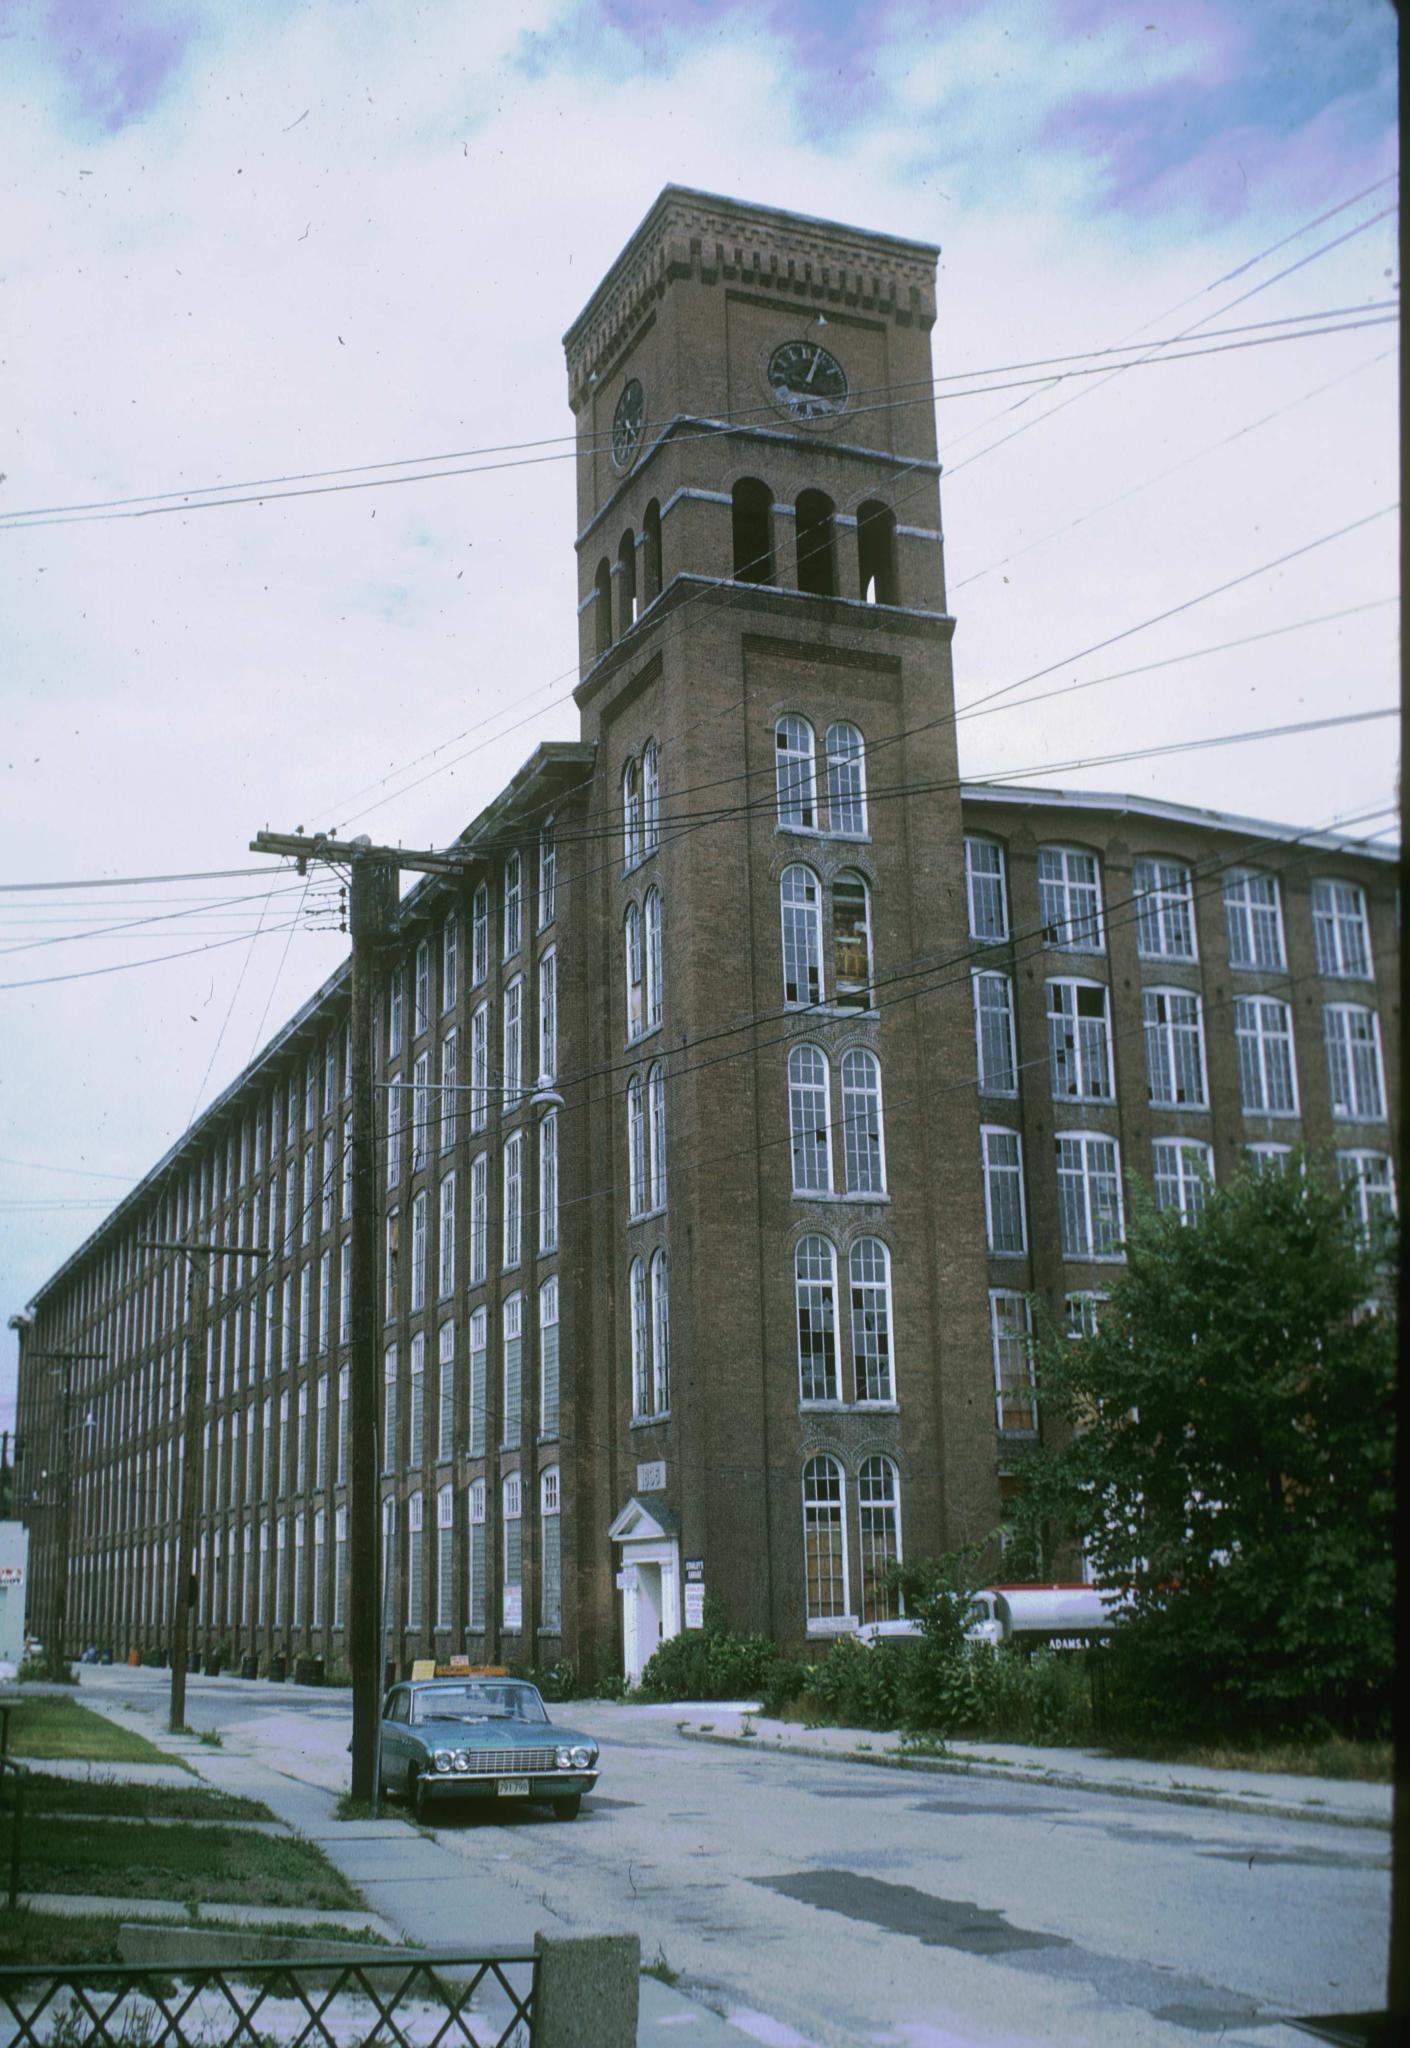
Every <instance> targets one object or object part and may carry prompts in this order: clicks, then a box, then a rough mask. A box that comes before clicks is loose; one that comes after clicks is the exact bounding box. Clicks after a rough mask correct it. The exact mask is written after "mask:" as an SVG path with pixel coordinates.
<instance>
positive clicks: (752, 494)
mask: <svg viewBox="0 0 1410 2048" xmlns="http://www.w3.org/2000/svg"><path fill="white" fill-rule="evenodd" d="M730 505H731V511H732V523H733V530H734V580H735V582H736V583H772V582H773V581H774V541H773V513H774V494H773V492H772V491H771V490H770V489H769V487H768V485H767V484H763V483H760V481H759V479H758V477H756V476H742V477H741V478H740V479H739V482H738V483H737V484H736V485H735V487H734V489H733V490H732V491H731V493H730Z"/></svg>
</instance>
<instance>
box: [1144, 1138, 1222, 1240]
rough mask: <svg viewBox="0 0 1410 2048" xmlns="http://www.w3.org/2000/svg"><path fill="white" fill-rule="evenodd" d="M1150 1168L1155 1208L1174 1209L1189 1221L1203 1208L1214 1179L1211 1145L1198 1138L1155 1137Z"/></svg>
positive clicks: (1185, 1220) (1184, 1219)
mask: <svg viewBox="0 0 1410 2048" xmlns="http://www.w3.org/2000/svg"><path fill="white" fill-rule="evenodd" d="M1151 1169H1152V1175H1153V1179H1154V1186H1155V1205H1156V1207H1157V1209H1162V1210H1163V1209H1175V1210H1177V1211H1178V1212H1179V1215H1180V1217H1181V1220H1182V1221H1183V1222H1185V1223H1189V1222H1191V1221H1192V1220H1193V1219H1194V1218H1195V1217H1196V1216H1198V1215H1199V1214H1200V1212H1201V1210H1202V1209H1203V1208H1204V1204H1205V1196H1206V1194H1207V1192H1208V1189H1209V1186H1210V1185H1211V1183H1212V1182H1213V1180H1214V1147H1213V1146H1212V1145H1207V1144H1205V1142H1204V1141H1203V1139H1200V1138H1155V1139H1153V1140H1152V1142H1151Z"/></svg>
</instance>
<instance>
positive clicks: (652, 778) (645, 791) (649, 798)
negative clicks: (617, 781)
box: [641, 740, 661, 858]
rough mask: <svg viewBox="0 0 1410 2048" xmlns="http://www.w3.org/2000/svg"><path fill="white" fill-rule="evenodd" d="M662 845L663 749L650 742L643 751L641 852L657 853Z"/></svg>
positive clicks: (643, 855) (653, 741)
mask: <svg viewBox="0 0 1410 2048" xmlns="http://www.w3.org/2000/svg"><path fill="white" fill-rule="evenodd" d="M660 844H661V749H660V748H659V747H658V746H657V744H656V742H655V740H648V741H647V742H646V745H645V746H644V747H643V748H642V750H641V851H642V857H643V858H645V856H646V855H647V854H648V853H655V851H656V849H657V847H658V846H659V845H660Z"/></svg>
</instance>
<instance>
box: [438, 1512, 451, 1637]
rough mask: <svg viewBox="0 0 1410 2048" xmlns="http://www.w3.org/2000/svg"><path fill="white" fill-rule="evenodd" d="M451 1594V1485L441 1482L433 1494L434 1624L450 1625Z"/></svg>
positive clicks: (446, 1626) (442, 1626)
mask: <svg viewBox="0 0 1410 2048" xmlns="http://www.w3.org/2000/svg"><path fill="white" fill-rule="evenodd" d="M454 1597H455V1489H454V1488H453V1487H450V1486H442V1487H441V1488H440V1489H439V1491H438V1492H437V1494H436V1627H437V1628H438V1629H448V1628H449V1627H450V1616H451V1602H452V1600H453V1599H454Z"/></svg>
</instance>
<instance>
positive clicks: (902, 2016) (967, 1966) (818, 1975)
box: [84, 1671, 1389, 2048]
mask: <svg viewBox="0 0 1410 2048" xmlns="http://www.w3.org/2000/svg"><path fill="white" fill-rule="evenodd" d="M90 1686H92V1687H93V1688H94V1690H95V1691H96V1690H98V1689H100V1688H101V1690H102V1691H103V1692H104V1693H105V1694H110V1695H111V1696H113V1697H116V1698H121V1699H124V1700H127V1701H129V1702H131V1704H132V1705H133V1706H140V1707H141V1708H142V1709H144V1710H145V1712H144V1714H143V1721H142V1723H140V1724H139V1725H144V1726H145V1727H146V1728H147V1729H149V1730H150V1732H152V1733H154V1734H157V1733H159V1727H160V1716H161V1714H162V1712H163V1710H164V1703H165V1692H164V1679H163V1675H162V1674H158V1673H146V1672H140V1673H139V1672H128V1671H123V1672H112V1673H108V1672H85V1674H84V1687H85V1690H87V1689H88V1688H89V1687H90ZM146 1712H150V1713H151V1715H152V1717H153V1718H152V1721H147V1720H146ZM559 1712H560V1714H561V1718H562V1719H563V1720H565V1721H567V1722H569V1723H570V1724H571V1725H573V1726H576V1727H579V1728H583V1729H586V1730H587V1731H589V1732H590V1733H592V1734H594V1735H596V1736H597V1737H598V1739H599V1741H600V1742H601V1744H602V1751H603V1754H602V1777H601V1780H600V1785H599V1790H598V1792H597V1793H596V1794H595V1795H593V1797H592V1798H591V1799H590V1800H589V1801H587V1802H586V1804H585V1806H584V1809H583V1814H582V1817H581V1818H580V1819H579V1820H578V1821H576V1822H575V1823H573V1824H572V1825H571V1826H566V1825H563V1824H561V1823H557V1822H555V1821H553V1820H552V1819H550V1818H548V1817H544V1818H542V1819H540V1818H539V1817H538V1816H537V1814H536V1813H535V1814H533V1815H530V1814H527V1813H526V1814H523V1815H522V1816H518V1817H515V1818H512V1819H509V1820H506V1821H504V1822H497V1821H496V1820H494V1819H493V1818H491V1819H478V1818H477V1819H468V1818H460V1817H457V1818H453V1819H450V1820H448V1821H446V1822H445V1823H439V1822H438V1823H437V1829H436V1831H437V1834H438V1837H439V1839H440V1841H441V1843H442V1845H443V1846H445V1847H447V1848H449V1849H451V1850H453V1851H454V1853H455V1855H456V1856H457V1857H458V1858H461V1859H463V1860H464V1863H465V1866H466V1883H467V1893H468V1892H469V1891H470V1890H472V1889H476V1888H479V1887H480V1886H483V1885H484V1884H485V1883H486V1882H487V1881H491V1880H493V1879H494V1877H495V1874H496V1873H497V1872H501V1873H502V1874H503V1882H504V1884H505V1886H512V1887H513V1889H514V1891H515V1892H516V1894H518V1895H519V1896H520V1897H521V1898H524V1897H527V1898H530V1899H532V1901H533V1903H534V1906H535V1910H536V1911H537V1912H538V1913H539V1915H540V1918H541V1919H542V1920H544V1921H545V1924H547V1921H548V1916H551V1919H552V1922H553V1923H557V1924H558V1925H559V1926H560V1927H561V1928H562V1929H563V1930H564V1931H573V1932H578V1931H581V1932H591V1931H595V1930H599V1929H620V1928H624V1927H626V1928H632V1929H635V1930H636V1931H637V1932H638V1933H639V1934H640V1936H641V1942H642V1952H643V1956H644V1957H645V1958H647V1959H650V1958H651V1957H653V1956H656V1955H658V1954H659V1955H660V1956H661V1957H662V1958H664V1960H665V1961H666V1962H667V1963H668V1964H669V1965H670V1967H671V1968H672V1969H673V1970H676V1971H679V1972H680V1973H681V1977H682V1981H683V1985H684V1986H685V1988H688V1989H689V1990H691V1991H692V1992H693V1993H694V1994H695V1995H696V1996H698V1997H701V1998H703V1999H705V2000H706V2001H707V2002H708V2003H709V2004H710V2005H712V2006H713V2007H714V2009H715V2010H716V2011H718V2012H721V2013H725V2014H727V2015H728V2016H729V2017H730V2018H731V2019H732V2020H733V2022H734V2024H735V2026H736V2027H739V2028H741V2029H742V2030H743V2031H744V2033H746V2034H748V2035H751V2036H752V2037H753V2038H755V2039H758V2040H760V2041H764V2042H771V2043H775V2044H779V2048H796V2044H816V2048H851V2044H854V2043H878V2044H895V2048H961V2044H964V2048H969V2044H974V2048H980V2044H985V2048H988V2044H993V2048H998V2044H1006V2048H1016V2044H1019V2043H1028V2042H1062V2043H1072V2044H1082V2048H1086V2044H1089V2043H1091V2044H1101V2048H1141V2044H1145V2043H1151V2044H1162V2048H1178V2044H1181V2043H1184V2044H1186V2048H1189V2044H1191V2043H1193V2042H1194V2041H1195V2039H1196V2037H1198V2036H1209V2037H1213V2038H1216V2039H1219V2040H1222V2041H1223V2042H1225V2043H1231V2044H1232V2043H1243V2044H1247V2048H1294V2044H1297V2043H1302V2044H1303V2048H1305V2044H1306V2040H1307V2037H1306V2036H1305V2035H1301V2034H1297V2033H1294V2032H1293V2031H1292V2030H1291V2029H1289V2028H1287V2027H1285V2026H1283V2025H1280V2024H1279V2022H1280V2021H1284V2020H1287V2019H1289V2018H1291V2017H1294V2016H1296V2015H1305V2014H1308V2013H1316V2012H1328V2011H1342V2012H1347V2011H1356V2010H1365V2009H1368V2008H1374V2007H1376V2006H1378V2005H1379V2004H1380V2003H1381V2002H1382V2001H1383V1997H1384V1968H1385V1941H1386V1925H1387V1912H1388V1902H1389V1876H1388V1870H1389V1854H1388V1849H1389V1843H1388V1837H1387V1836H1386V1835H1385V1834H1384V1833H1382V1832H1380V1831H1379V1830H1374V1829H1350V1828H1341V1827H1330V1826H1325V1825H1320V1824H1317V1823H1311V1822H1302V1821H1289V1820H1279V1819H1276V1818H1274V1817H1272V1816H1265V1815H1261V1814H1258V1815H1248V1814H1241V1813H1228V1812H1215V1811H1206V1810H1203V1809H1193V1808H1188V1807H1177V1806H1170V1805H1161V1804H1154V1803H1150V1802H1147V1801H1144V1800H1135V1799H1125V1798H1117V1797H1113V1796H1111V1795H1108V1794H1102V1793H1089V1792H1071V1791H1055V1790H1053V1789H1052V1788H1050V1787H1046V1786H1036V1785H1035V1786H1026V1785H1021V1784H1012V1783H1007V1782H1002V1781H997V1780H985V1779H976V1778H963V1779H961V1778H955V1777H949V1776H930V1775H924V1776H922V1775H918V1774H911V1773H902V1772H892V1771H889V1770H884V1769H874V1768H867V1767H865V1766H861V1765H857V1764H851V1763H844V1762H839V1763H832V1762H828V1761H823V1760H819V1759H815V1758H802V1757H793V1756H782V1755H769V1754H767V1753H763V1754H760V1753H754V1752H750V1751H747V1750H739V1749H736V1748H724V1747H719V1746H716V1745H713V1744H704V1743H693V1742H687V1741H684V1740H682V1738H681V1737H680V1736H679V1735H678V1733H677V1732H676V1728H675V1725H674V1719H673V1716H672V1715H671V1713H670V1712H669V1711H665V1712H663V1711H661V1710H658V1709H646V1708H631V1707H613V1706H606V1705H592V1706H585V1705H578V1704H574V1705H573V1706H572V1707H570V1708H563V1709H561V1710H559ZM188 1719H189V1720H190V1722H191V1724H192V1725H193V1726H196V1727H217V1728H219V1729H220V1730H221V1731H222V1734H223V1737H224V1743H225V1748H226V1750H227V1751H229V1752H232V1753H234V1754H246V1755H248V1756H249V1757H250V1758H251V1759H252V1760H254V1759H256V1758H258V1759H259V1760H260V1761H261V1762H262V1763H263V1764H265V1765H266V1766H268V1767H271V1768H274V1769H277V1770H279V1771H281V1772H283V1773H285V1774H287V1775H288V1776H290V1777H293V1778H295V1779H299V1780H303V1781H304V1782H307V1783H310V1784H315V1785H319V1786H323V1787H325V1788H327V1789H330V1790H342V1789H344V1787H345V1785H346V1782H347V1777H346V1773H347V1756H346V1744H347V1737H348V1727H349V1708H348V1704H347V1697H346V1695H344V1694H336V1693H326V1694H319V1693H301V1692H297V1691H296V1690H295V1689H294V1688H293V1687H291V1686H282V1687H276V1686H270V1685H266V1684H263V1683H260V1684H250V1685H241V1684H240V1683H239V1682H238V1681H234V1680H217V1681H214V1682H211V1681H206V1680H201V1679H193V1680H192V1681H191V1683H190V1689H189V1695H188ZM154 1724H155V1725H154ZM409 1910H410V1909H408V1911H407V1913H405V1914H404V1917H409ZM410 1931H412V1932H416V1931H417V1930H416V1928H415V1927H414V1925H413V1926H412V1927H411V1929H410ZM429 1938H431V1939H433V1940H436V1939H439V1938H440V1936H439V1935H438V1934H436V1933H435V1932H434V1931H431V1932H430V1934H429Z"/></svg>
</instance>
